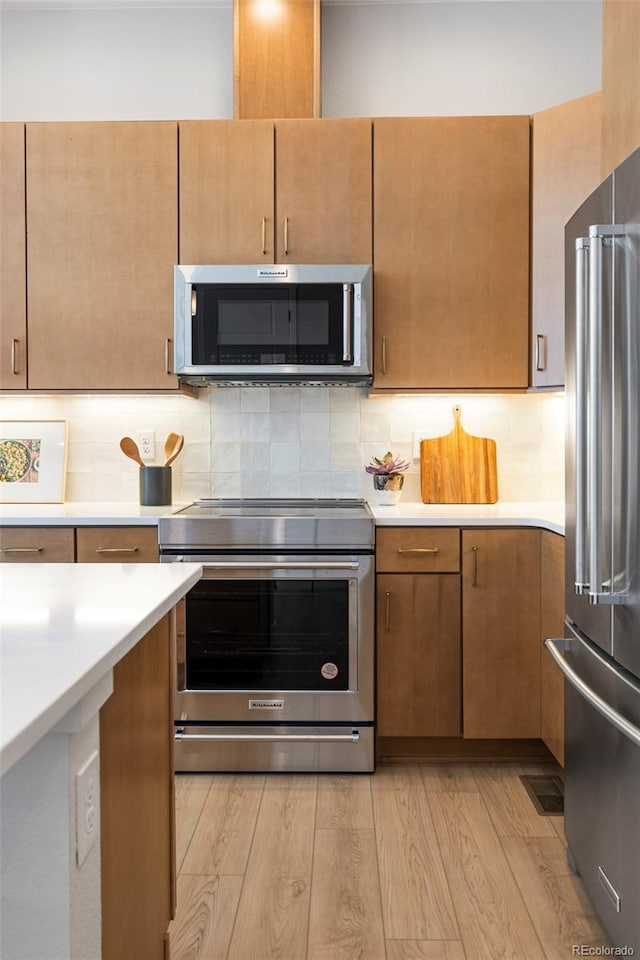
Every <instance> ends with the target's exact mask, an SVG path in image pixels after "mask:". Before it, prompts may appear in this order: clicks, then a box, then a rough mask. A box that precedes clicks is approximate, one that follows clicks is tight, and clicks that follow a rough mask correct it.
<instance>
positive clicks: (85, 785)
mask: <svg viewBox="0 0 640 960" xmlns="http://www.w3.org/2000/svg"><path fill="white" fill-rule="evenodd" d="M99 833H100V767H99V764H98V751H97V750H94V751H93V753H92V754H91V755H90V756H89V757H88V759H87V760H86V762H85V763H84V764H83V765H82V766H81V767H80V769H79V770H78V772H77V773H76V858H77V862H78V866H81V865H82V864H83V863H84V861H85V860H86V859H87V855H88V853H89V851H90V850H91V847H92V846H93V845H94V843H95V842H96V840H97V838H98V834H99Z"/></svg>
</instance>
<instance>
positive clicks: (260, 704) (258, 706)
mask: <svg viewBox="0 0 640 960" xmlns="http://www.w3.org/2000/svg"><path fill="white" fill-rule="evenodd" d="M249 710H284V700H249Z"/></svg>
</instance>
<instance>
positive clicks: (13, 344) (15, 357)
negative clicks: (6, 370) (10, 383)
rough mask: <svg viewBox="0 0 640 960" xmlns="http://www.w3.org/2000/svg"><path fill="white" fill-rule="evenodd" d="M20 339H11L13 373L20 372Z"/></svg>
mask: <svg viewBox="0 0 640 960" xmlns="http://www.w3.org/2000/svg"><path fill="white" fill-rule="evenodd" d="M19 343H20V341H19V340H18V339H16V337H13V339H12V340H11V373H13V374H18V373H20V371H19V370H18V344H19Z"/></svg>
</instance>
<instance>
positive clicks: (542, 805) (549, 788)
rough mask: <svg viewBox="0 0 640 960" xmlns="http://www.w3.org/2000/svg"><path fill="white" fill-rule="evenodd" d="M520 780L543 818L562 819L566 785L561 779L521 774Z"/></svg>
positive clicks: (542, 775)
mask: <svg viewBox="0 0 640 960" xmlns="http://www.w3.org/2000/svg"><path fill="white" fill-rule="evenodd" d="M520 779H521V780H522V784H523V786H524V788H525V790H526V791H527V793H528V794H529V796H530V798H531V801H532V803H533V805H534V807H535V808H536V810H537V811H538V813H539V814H540V816H541V817H561V816H562V815H563V814H564V785H563V783H562V780H561V779H560V777H556V776H545V775H544V774H521V775H520Z"/></svg>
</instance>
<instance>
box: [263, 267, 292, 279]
mask: <svg viewBox="0 0 640 960" xmlns="http://www.w3.org/2000/svg"><path fill="white" fill-rule="evenodd" d="M256 273H257V276H258V280H286V279H287V277H288V276H289V268H288V267H258V269H257V271H256Z"/></svg>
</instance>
